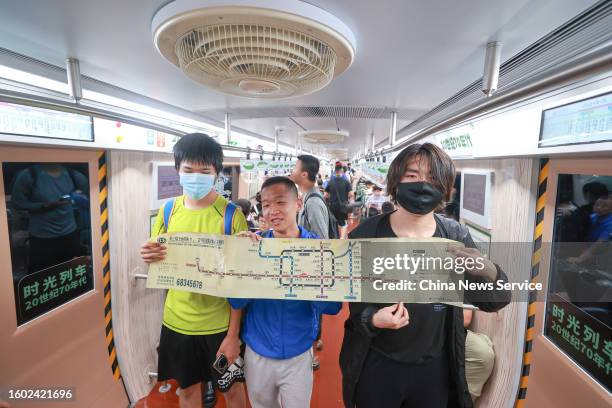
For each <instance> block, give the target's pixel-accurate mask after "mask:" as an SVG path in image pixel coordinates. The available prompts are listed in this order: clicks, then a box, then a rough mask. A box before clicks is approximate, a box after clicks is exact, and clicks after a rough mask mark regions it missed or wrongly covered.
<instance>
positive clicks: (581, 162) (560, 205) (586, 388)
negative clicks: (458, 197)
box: [524, 157, 612, 408]
mask: <svg viewBox="0 0 612 408" xmlns="http://www.w3.org/2000/svg"><path fill="white" fill-rule="evenodd" d="M546 176H548V178H547V180H546ZM543 180H545V182H546V192H545V193H544V194H545V197H543V198H542V200H545V207H544V219H543V220H542V221H541V225H538V228H543V229H542V241H541V242H542V244H541V247H540V251H541V263H540V265H539V271H540V272H539V273H540V281H541V282H543V283H544V293H543V294H544V295H545V296H544V297H545V302H538V303H536V308H535V327H534V329H533V330H534V337H533V343H532V349H531V360H530V362H528V363H529V365H528V368H529V370H528V371H527V373H529V374H528V387H527V398H526V404H525V405H526V406H527V407H538V408H546V407H589V408H598V407H601V408H604V407H609V406H610V402H611V401H612V396H611V394H610V392H611V391H612V381H611V379H612V330H611V327H612V309H611V304H612V256H611V254H612V251H611V247H610V245H611V244H610V239H611V237H612V157H608V158H581V159H553V160H550V161H549V162H548V164H547V165H545V166H544V167H543V171H542V173H541V175H540V182H541V184H540V186H541V188H540V189H541V191H542V190H543V189H542V181H543ZM538 204H539V206H541V205H542V204H541V203H540V200H538ZM539 209H541V207H539ZM538 218H540V216H539V217H538ZM536 253H537V252H536ZM535 258H537V257H535ZM535 262H536V263H537V259H536V260H535ZM524 374H525V372H524Z"/></svg>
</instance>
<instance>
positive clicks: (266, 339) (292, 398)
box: [229, 176, 342, 408]
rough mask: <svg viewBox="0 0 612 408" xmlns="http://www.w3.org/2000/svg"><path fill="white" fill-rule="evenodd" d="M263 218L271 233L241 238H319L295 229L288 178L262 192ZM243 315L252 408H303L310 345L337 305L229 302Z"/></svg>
mask: <svg viewBox="0 0 612 408" xmlns="http://www.w3.org/2000/svg"><path fill="white" fill-rule="evenodd" d="M261 201H262V206H263V215H264V217H265V219H266V221H267V223H268V225H269V226H270V228H271V229H270V230H268V231H266V232H264V233H263V234H260V235H256V234H254V233H242V234H240V235H241V236H249V237H251V239H253V240H255V241H259V240H261V239H262V238H318V237H317V236H316V235H314V234H312V233H311V232H309V231H307V230H306V229H304V228H302V227H300V226H298V225H297V222H296V215H297V213H298V210H299V209H300V206H301V201H300V199H299V197H298V191H297V189H296V188H295V184H294V183H293V181H291V179H289V178H288V177H282V176H279V177H271V178H269V179H268V180H266V181H264V183H263V184H262V186H261ZM229 301H230V304H231V305H232V307H233V308H235V309H238V310H239V309H244V322H243V326H242V340H243V341H244V342H245V343H246V345H247V347H246V352H245V355H244V374H245V377H246V383H247V391H248V393H249V402H250V403H251V406H252V407H253V408H276V407H281V406H282V407H283V408H308V407H310V396H311V393H312V343H313V341H314V340H315V338H316V336H317V331H318V326H319V316H320V315H321V314H337V313H338V312H339V311H340V308H341V307H342V304H341V303H338V302H314V301H305V300H272V299H230V300H229Z"/></svg>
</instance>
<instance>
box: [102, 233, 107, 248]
mask: <svg viewBox="0 0 612 408" xmlns="http://www.w3.org/2000/svg"><path fill="white" fill-rule="evenodd" d="M107 242H108V230H106V232H105V233H104V234H102V246H104V245H106V243H107Z"/></svg>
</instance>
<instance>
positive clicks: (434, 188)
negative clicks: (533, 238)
mask: <svg viewBox="0 0 612 408" xmlns="http://www.w3.org/2000/svg"><path fill="white" fill-rule="evenodd" d="M454 181H455V166H454V165H453V162H452V160H451V158H450V157H449V156H448V155H447V154H446V153H445V152H444V151H443V150H441V149H440V148H439V147H437V146H435V145H433V144H430V143H425V144H413V145H411V146H408V147H407V148H406V149H404V150H403V151H402V152H401V153H400V154H399V155H398V156H397V157H396V158H395V159H394V160H393V162H392V163H391V166H390V168H389V173H388V175H387V194H388V195H389V196H391V197H392V199H393V201H394V202H395V203H396V204H397V207H398V209H397V210H395V211H393V212H391V213H387V214H382V215H379V216H376V217H373V218H369V219H368V220H366V221H365V222H363V223H362V224H361V225H360V226H359V227H357V228H356V229H355V230H354V231H353V232H351V234H350V236H349V237H350V238H385V237H386V238H390V237H391V238H392V237H406V238H427V237H440V238H447V239H451V240H455V241H459V242H462V243H463V244H464V245H465V247H464V248H460V249H455V250H453V251H452V252H453V255H454V256H456V257H460V258H476V257H481V255H480V253H479V252H478V250H477V249H476V246H475V245H474V242H473V241H472V238H471V237H470V234H469V232H468V230H467V228H465V227H464V226H462V225H461V224H459V223H458V222H456V221H455V220H452V219H449V218H446V217H443V216H439V215H437V214H434V210H436V209H441V208H444V207H443V205H444V203H443V201H445V200H448V199H449V198H450V195H451V191H452V188H453V183H454ZM483 263H484V268H482V269H480V270H476V269H474V270H470V271H467V272H466V275H465V279H466V280H469V281H470V282H494V281H497V280H501V281H506V280H507V278H506V275H505V274H504V272H503V271H502V270H501V269H500V268H499V267H498V266H497V265H495V264H493V263H492V262H491V261H489V260H488V259H483ZM464 296H465V298H466V301H469V302H470V303H473V304H474V305H475V306H478V307H479V308H480V310H482V311H485V312H493V311H497V310H499V309H501V308H502V307H504V306H505V305H507V304H508V303H509V302H510V291H504V290H492V291H484V292H475V291H468V290H466V291H465V292H464ZM349 307H350V316H349V319H348V320H347V321H346V322H345V335H344V340H343V343H342V350H341V352H340V367H341V369H342V377H343V378H342V383H343V384H342V385H343V398H344V404H345V406H346V407H347V408H353V407H354V406H357V407H358V408H370V407H372V408H373V407H376V408H378V407H385V408H400V407H402V408H403V407H409V408H421V407H422V408H446V407H461V408H469V407H472V399H471V397H470V394H469V391H468V387H467V383H466V379H465V335H466V334H465V330H464V327H463V310H462V309H461V308H458V307H453V306H450V305H446V304H439V303H436V304H431V303H429V304H407V305H404V304H402V303H399V304H394V305H391V306H389V305H387V304H372V303H351V304H350V306H349Z"/></svg>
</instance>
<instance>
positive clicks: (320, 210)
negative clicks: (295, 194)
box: [289, 154, 329, 239]
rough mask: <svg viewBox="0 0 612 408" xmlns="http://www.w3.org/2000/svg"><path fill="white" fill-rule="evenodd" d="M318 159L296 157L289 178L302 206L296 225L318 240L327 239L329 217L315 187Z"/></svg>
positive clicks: (305, 156)
mask: <svg viewBox="0 0 612 408" xmlns="http://www.w3.org/2000/svg"><path fill="white" fill-rule="evenodd" d="M318 171H319V159H317V158H316V157H314V156H311V155H308V154H303V155H301V156H298V158H297V162H296V163H295V167H294V168H293V172H292V173H291V175H290V176H289V178H290V179H291V180H292V181H293V182H294V183H295V184H297V186H298V188H299V191H300V193H301V194H302V200H303V203H304V204H303V206H302V209H301V210H300V213H299V216H298V224H299V225H300V226H301V227H304V228H305V229H306V230H308V231H310V232H312V233H313V234H315V235H317V236H318V237H319V238H322V239H328V238H329V232H328V226H329V215H328V210H327V206H326V205H325V200H324V198H323V197H322V196H321V194H319V191H318V190H317V188H316V187H315V180H316V174H317V172H318Z"/></svg>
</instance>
